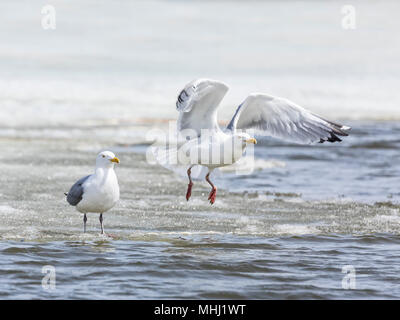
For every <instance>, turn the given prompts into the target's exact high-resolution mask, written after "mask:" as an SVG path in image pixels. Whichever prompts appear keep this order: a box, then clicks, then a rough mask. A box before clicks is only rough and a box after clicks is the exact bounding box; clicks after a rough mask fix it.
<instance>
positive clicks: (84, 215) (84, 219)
mask: <svg viewBox="0 0 400 320" xmlns="http://www.w3.org/2000/svg"><path fill="white" fill-rule="evenodd" d="M86 221H87V217H86V213H84V214H83V232H84V233H85V232H86Z"/></svg>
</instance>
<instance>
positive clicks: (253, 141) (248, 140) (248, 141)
mask: <svg viewBox="0 0 400 320" xmlns="http://www.w3.org/2000/svg"><path fill="white" fill-rule="evenodd" d="M246 142H247V143H253V144H257V140H256V139H254V138H251V139H247V140H246Z"/></svg>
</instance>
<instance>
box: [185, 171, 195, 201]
mask: <svg viewBox="0 0 400 320" xmlns="http://www.w3.org/2000/svg"><path fill="white" fill-rule="evenodd" d="M191 169H192V167H190V168H189V169H188V171H187V174H188V177H189V184H188V188H187V191H186V201H189V199H190V197H191V195H192V186H193V182H192V178H191V177H190V174H191V172H192V171H191Z"/></svg>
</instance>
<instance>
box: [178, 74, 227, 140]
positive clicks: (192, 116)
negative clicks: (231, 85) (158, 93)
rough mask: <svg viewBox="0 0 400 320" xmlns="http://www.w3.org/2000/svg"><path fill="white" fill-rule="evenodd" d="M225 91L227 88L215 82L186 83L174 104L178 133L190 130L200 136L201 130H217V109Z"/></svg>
mask: <svg viewBox="0 0 400 320" xmlns="http://www.w3.org/2000/svg"><path fill="white" fill-rule="evenodd" d="M227 91H228V86H227V85H226V84H224V83H223V82H220V81H216V80H210V79H197V80H194V81H192V82H190V83H188V84H187V85H186V86H185V88H184V89H183V90H182V91H181V93H180V94H179V96H178V100H177V102H176V109H177V110H178V111H179V119H178V131H182V130H185V129H190V130H192V131H193V132H194V134H195V136H200V134H201V130H202V129H210V130H218V129H219V126H218V123H217V108H218V106H219V103H220V102H221V100H222V98H223V97H224V96H225V94H226V92H227ZM187 131H188V130H186V132H187Z"/></svg>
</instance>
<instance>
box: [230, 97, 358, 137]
mask: <svg viewBox="0 0 400 320" xmlns="http://www.w3.org/2000/svg"><path fill="white" fill-rule="evenodd" d="M249 128H253V129H256V130H257V131H260V134H263V135H267V136H271V137H275V138H280V139H283V140H287V141H290V142H296V143H302V144H308V143H312V142H320V143H323V142H325V141H329V142H336V141H342V140H341V139H340V138H339V137H338V136H347V135H348V134H347V133H346V131H347V130H350V127H346V126H342V125H340V124H337V123H334V122H331V121H328V120H325V119H323V118H321V117H319V116H317V115H315V114H313V113H311V112H310V111H308V110H306V109H304V108H302V107H300V106H298V105H296V104H295V103H293V102H291V101H289V100H287V99H283V98H278V97H273V96H269V95H266V94H251V95H250V96H248V97H247V98H246V100H245V101H244V102H243V103H242V104H241V105H240V106H239V107H238V108H237V110H236V113H235V115H234V116H233V118H232V120H231V122H230V123H229V125H228V127H227V129H229V130H232V131H234V130H236V129H249Z"/></svg>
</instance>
